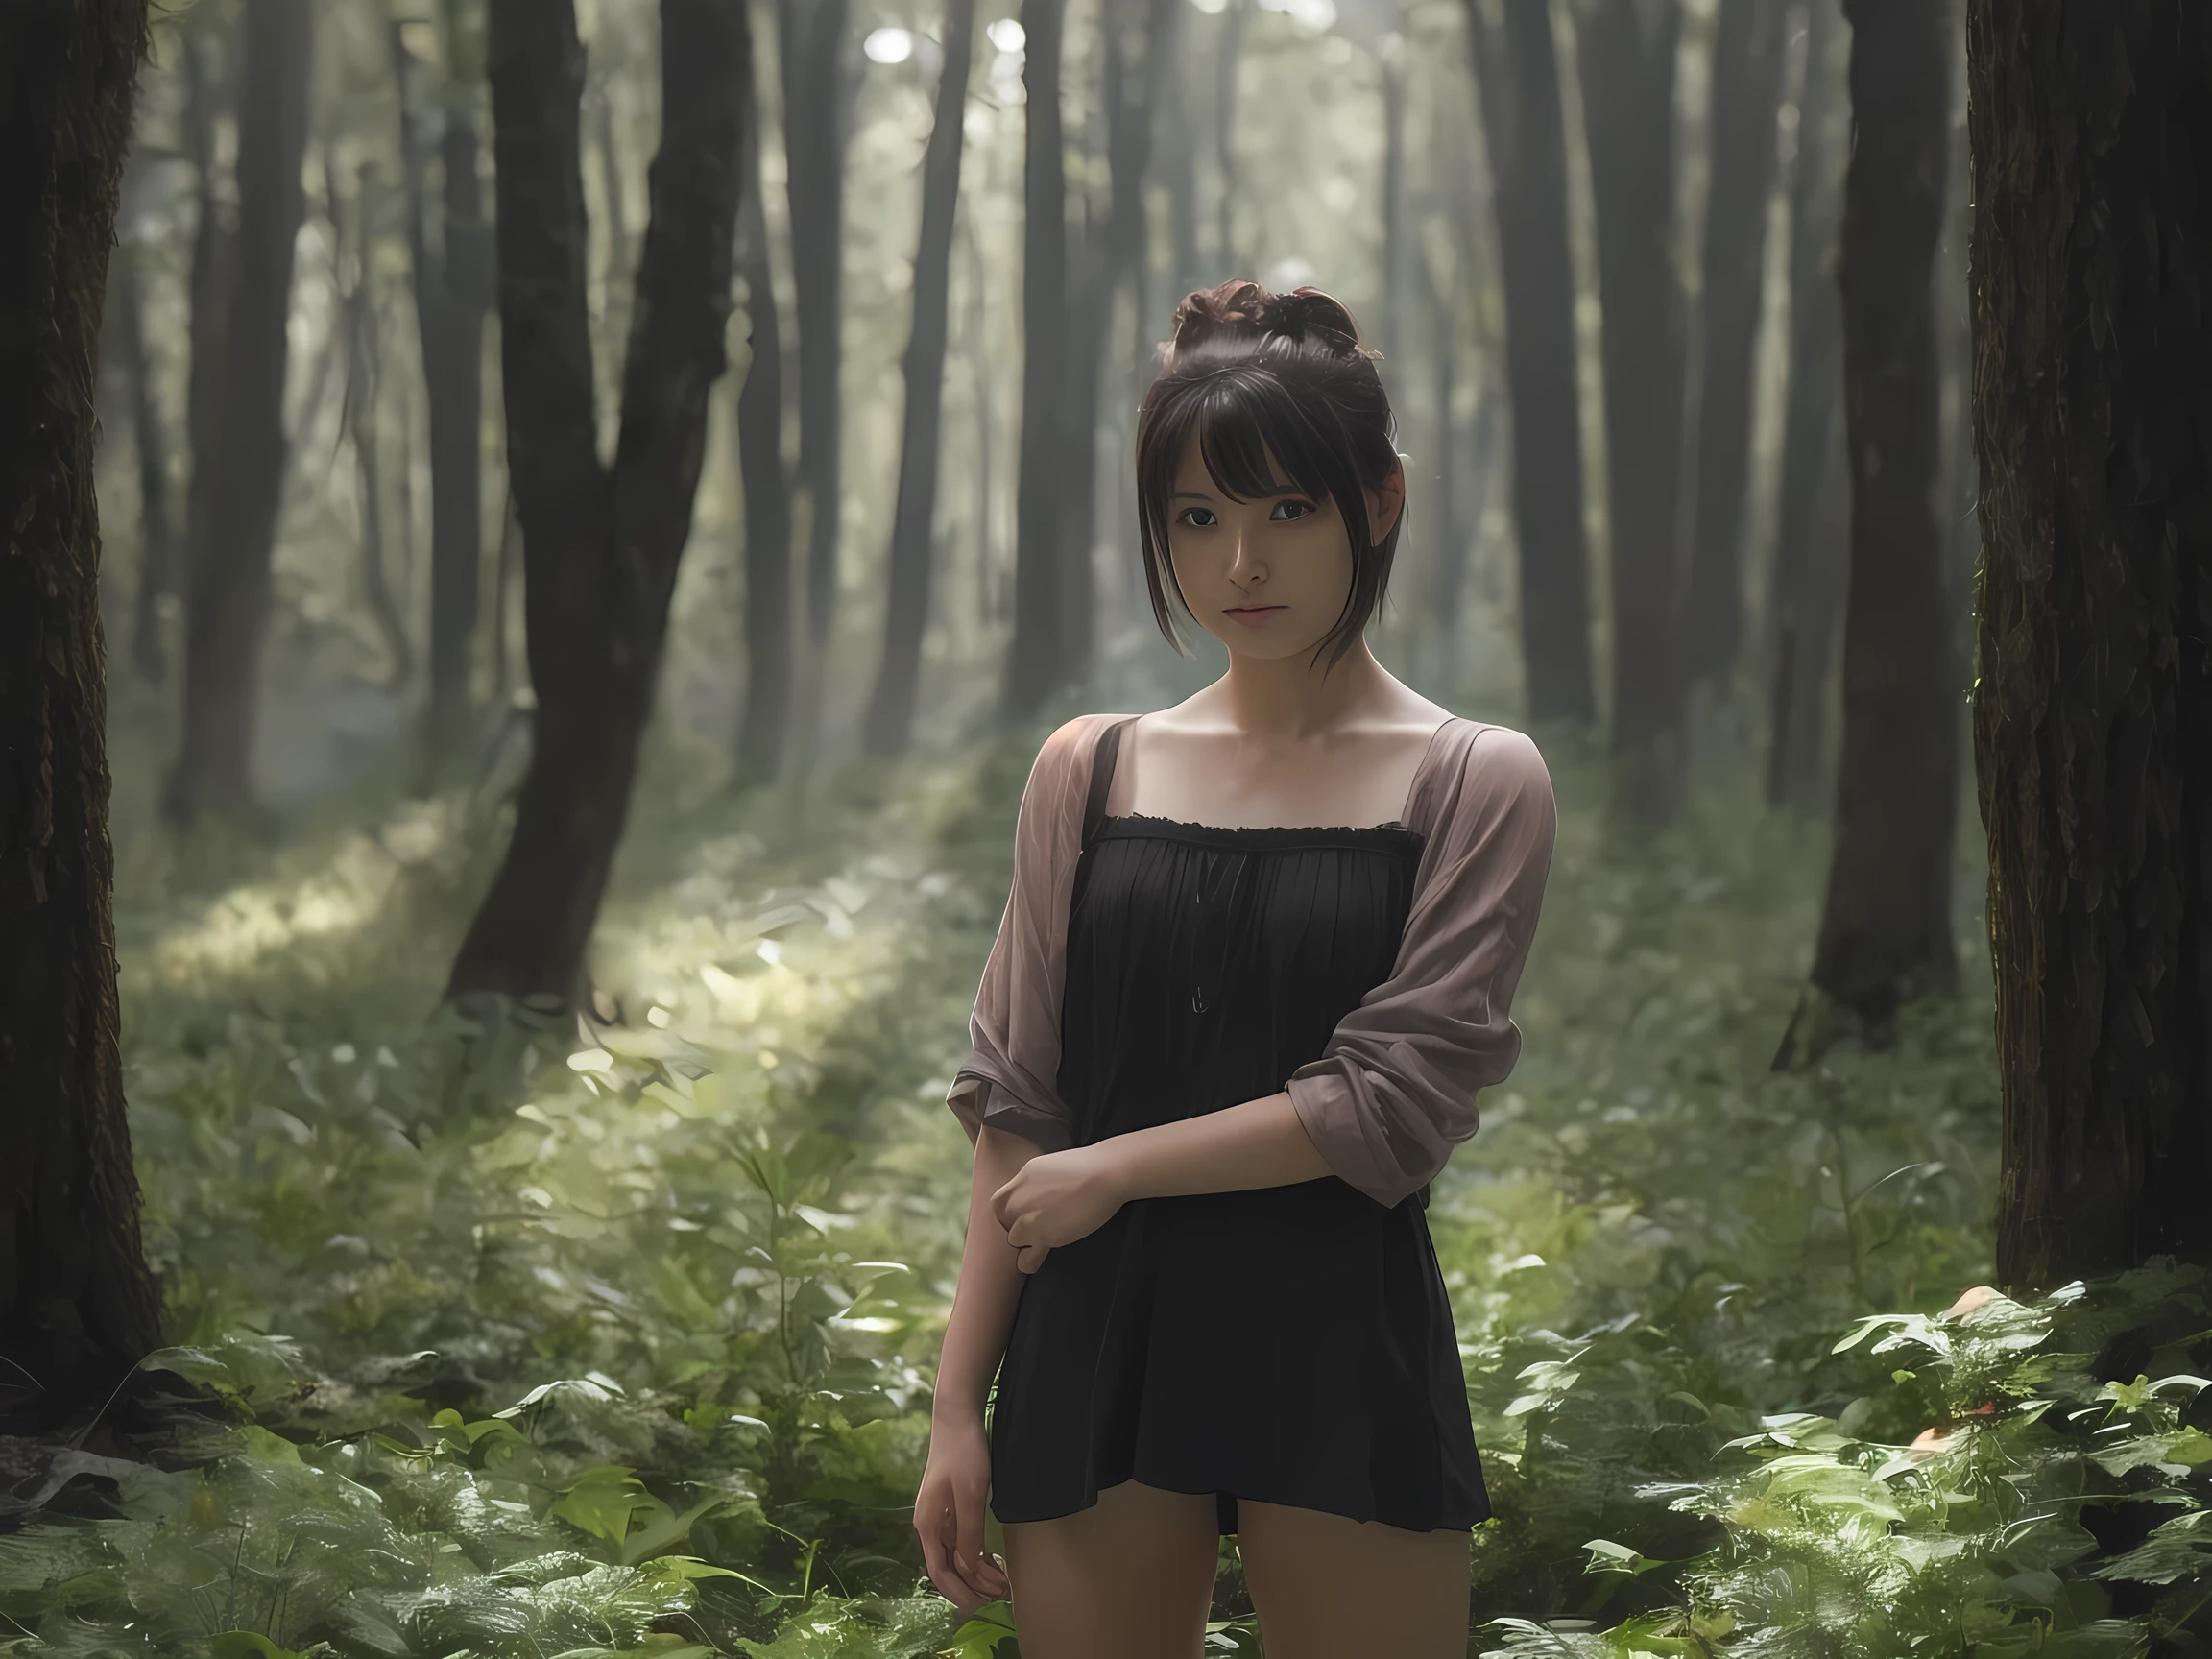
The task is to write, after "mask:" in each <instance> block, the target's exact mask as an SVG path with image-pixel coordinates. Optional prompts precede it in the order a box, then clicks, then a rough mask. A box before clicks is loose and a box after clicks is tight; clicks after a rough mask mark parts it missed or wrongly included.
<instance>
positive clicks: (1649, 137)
mask: <svg viewBox="0 0 2212 1659" xmlns="http://www.w3.org/2000/svg"><path fill="white" fill-rule="evenodd" d="M1579 16H1580V18H1581V23H1580V26H1579V27H1578V28H1577V29H1576V31H1575V50H1576V51H1577V53H1578V54H1579V55H1580V62H1581V73H1582V113H1583V122H1584V125H1585V127H1586V128H1587V130H1588V132H1589V140H1590V183H1591V193H1592V196H1593V197H1594V199H1595V205H1596V207H1597V218H1598V290H1599V301H1600V303H1601V305H1602V306H1603V309H1604V314H1605V335H1604V371H1605V438H1606V457H1605V462H1606V519H1607V522H1608V524H1609V525H1610V526H1611V541H1612V564H1613V758H1614V766H1615V773H1614V805H1615V808H1616V809H1617V810H1618V811H1619V812H1620V813H1621V814H1622V815H1623V818H1625V819H1627V820H1630V821H1644V822H1649V821H1654V820H1659V819H1663V818H1665V817H1667V816H1669V815H1670V814H1671V813H1672V811H1673V810H1674V808H1675V807H1676V806H1677V805H1679V804H1680V799H1681V791H1682V786H1683V760H1684V757H1683V753H1682V744H1683V731H1682V680H1681V670H1680V662H1679V656H1678V652H1677V649H1676V641H1675V637H1674V624H1675V620H1676V616H1677V612H1678V599H1679V594H1680V583H1679V581H1678V580H1677V575H1676V568H1677V567H1676V560H1675V548H1676V534H1675V532H1676V525H1675V518H1676V509H1677V506H1678V503H1679V500H1680V478H1681V471H1682V403H1683V384H1682V381H1683V339H1682V335H1683V320H1684V319H1683V310H1684V303H1685V302H1684V298H1683V293H1682V280H1681V276H1680V275H1679V274H1678V273H1677V271H1676V270H1675V265H1674V150H1675V144H1674V55H1675V48H1676V45H1677V43H1678V41H1679V39H1680V36H1681V33H1682V12H1681V9H1680V7H1679V5H1678V4H1677V3H1676V0H1588V3H1587V4H1586V5H1584V7H1583V8H1582V11H1581V12H1580V13H1579Z"/></svg>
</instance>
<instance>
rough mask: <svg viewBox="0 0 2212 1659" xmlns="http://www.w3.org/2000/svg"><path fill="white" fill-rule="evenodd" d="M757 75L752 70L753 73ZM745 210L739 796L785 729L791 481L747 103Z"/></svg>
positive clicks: (777, 331)
mask: <svg viewBox="0 0 2212 1659" xmlns="http://www.w3.org/2000/svg"><path fill="white" fill-rule="evenodd" d="M756 73H758V70H756ZM744 192H745V202H744V205H743V206H742V207H741V208H740V209H739V211H738V218H737V227H738V228H737V237H738V243H739V249H738V257H739V262H740V268H741V270H742V273H743V276H744V278H745V319H746V322H747V323H748V325H750V327H751V331H752V347H753V358H752V362H751V363H750V365H749V366H748V367H747V368H746V371H745V384H744V386H743V388H742V389H740V390H739V392H738V394H737V472H738V476H739V478H740V479H741V480H742V481H743V484H744V488H745V707H744V711H743V713H742V714H741V715H740V717H739V720H738V727H737V766H736V776H735V778H734V779H733V785H734V786H735V787H736V788H738V789H757V788H759V787H760V786H762V785H763V784H767V783H770V782H773V781H775V779H776V776H777V774H778V773H779V772H781V770H782V766H783V744H784V738H785V735H786V733H788V731H789V729H790V725H791V689H792V670H793V662H792V650H791V646H792V635H793V628H794V624H795V622H796V620H797V618H796V617H795V615H794V614H793V612H792V600H793V598H794V592H793V583H792V580H791V477H790V473H789V472H788V471H787V470H786V469H785V467H784V465H783V327H782V319H781V314H780V313H779V311H778V309H777V305H776V270H775V262H774V259H773V256H772V254H773V251H772V250H771V248H770V247H769V242H768V216H767V213H766V211H765V210H764V209H763V208H762V206H761V204H760V103H759V99H758V97H757V96H748V98H747V99H746V104H745V180H744Z"/></svg>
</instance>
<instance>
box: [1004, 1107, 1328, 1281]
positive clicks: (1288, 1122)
mask: <svg viewBox="0 0 2212 1659" xmlns="http://www.w3.org/2000/svg"><path fill="white" fill-rule="evenodd" d="M1333 1173H1334V1171H1333V1170H1332V1169H1331V1168H1330V1166H1329V1165H1328V1163H1327V1161H1326V1160H1324V1159H1323V1158H1322V1156H1321V1154H1320V1152H1319V1150H1318V1149H1316V1148H1315V1146H1314V1144H1313V1141H1312V1138H1311V1137H1310V1136H1309V1135H1308V1134H1307V1133H1306V1125H1305V1124H1304V1123H1303V1122H1301V1121H1300V1120H1299V1118H1298V1110H1297V1108H1296V1107H1295V1106H1293V1105H1292V1104H1291V1103H1290V1096H1289V1095H1288V1094H1269V1095H1266V1096H1264V1097H1263V1098H1262V1099H1258V1100H1247V1101H1245V1102H1244V1103H1243V1104H1242V1105H1240V1106H1230V1107H1226V1108H1224V1109H1223V1110H1221V1111H1219V1112H1207V1113H1203V1114H1201V1115H1200V1116H1198V1117H1196V1118H1184V1119H1183V1120H1182V1121H1180V1122H1176V1123H1161V1124H1156V1125H1155V1126H1154V1127H1152V1128H1150V1129H1138V1130H1133V1131H1131V1132H1130V1133H1129V1134H1126V1135H1116V1136H1112V1137H1110V1138H1109V1139H1107V1140H1104V1141H1100V1142H1096V1143H1095V1144H1094V1145H1090V1146H1072V1147H1070V1148H1069V1149H1068V1150H1067V1151H1064V1152H1052V1153H1048V1154H1046V1156H1044V1157H1042V1158H1037V1159H1033V1160H1030V1161H1029V1162H1027V1163H1025V1164H1024V1165H1023V1166H1022V1168H1020V1169H1018V1170H1017V1171H1015V1173H1014V1176H1013V1178H1012V1179H1010V1180H1008V1182H1007V1183H1006V1185H1005V1186H1004V1187H1003V1188H1001V1189H1000V1190H998V1192H996V1193H995V1194H993V1196H992V1210H993V1214H994V1216H995V1218H996V1219H997V1221H998V1223H999V1224H1000V1225H1001V1226H1003V1227H1004V1229H1005V1234H1006V1238H1007V1239H1008V1240H1009V1241H1010V1242H1011V1243H1013V1244H1014V1245H1016V1246H1017V1247H1019V1248H1020V1249H1021V1250H1022V1260H1021V1270H1022V1271H1023V1272H1035V1271H1036V1268H1035V1266H1034V1265H1033V1263H1032V1262H1031V1261H1030V1260H1029V1256H1030V1252H1031V1251H1032V1250H1035V1251H1036V1252H1037V1260H1038V1261H1042V1260H1043V1259H1044V1251H1045V1250H1046V1249H1049V1248H1050V1247H1051V1246H1053V1245H1055V1244H1071V1243H1073V1242H1074V1241H1075V1240H1076V1239H1078V1238H1085V1237H1088V1236H1089V1235H1090V1234H1091V1233H1092V1232H1093V1231H1094V1229H1096V1228H1097V1227H1099V1226H1100V1225H1102V1224H1103V1223H1104V1222H1105V1220H1106V1218H1107V1217H1108V1216H1110V1215H1112V1214H1114V1212H1115V1211H1117V1210H1118V1209H1120V1208H1121V1206H1122V1205H1124V1204H1126V1203H1128V1202H1130V1201H1131V1200H1132V1199H1136V1198H1166V1197H1172V1196H1174V1195H1176V1194H1178V1193H1185V1192H1238V1191H1242V1190H1245V1189H1246V1188H1250V1187H1286V1186H1288V1185H1289V1184H1290V1183H1292V1182H1294V1181H1316V1180H1319V1179H1320V1178H1321V1177H1322V1176H1324V1175H1329V1174H1333Z"/></svg>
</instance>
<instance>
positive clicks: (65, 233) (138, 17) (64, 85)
mask: <svg viewBox="0 0 2212 1659" xmlns="http://www.w3.org/2000/svg"><path fill="white" fill-rule="evenodd" d="M145 48H146V8H145V6H144V5H143V4H142V3H139V0H81V3H80V4H77V5H72V6H15V5H12V6H9V7H7V8H5V9H0V158H4V159H0V1147H4V1148H5V1152H6V1159H5V1166H6V1171H7V1173H6V1176H5V1178H4V1179H0V1238H4V1239H5V1240H6V1241H7V1248H6V1249H5V1251H0V1355H5V1357H6V1358H7V1359H8V1361H9V1364H8V1366H7V1368H6V1369H7V1373H8V1374H7V1376H6V1378H5V1379H0V1412H4V1413H5V1416H6V1418H7V1420H8V1427H9V1429H10V1431H11V1432H15V1433H30V1432H37V1431H41V1430H47V1429H52V1428H55V1427H59V1426H60V1424H62V1423H64V1422H67V1421H69V1420H71V1419H73V1418H74V1419H78V1420H80V1421H81V1419H82V1414H83V1411H84V1408H85V1407H91V1406H96V1405H97V1404H98V1403H99V1402H100V1401H102V1400H103V1399H105V1398H107V1397H108V1392H109V1390H110V1389H112V1388H113V1387H114V1386H115V1384H116V1383H118V1382H119V1381H121V1379H123V1378H124V1377H125V1376H127V1375H128V1374H129V1372H130V1370H131V1368H132V1366H133V1365H135V1364H136V1363H137V1361H138V1360H139V1359H140V1358H143V1357H144V1356H145V1354H146V1353H147V1352H148V1351H149V1350H151V1349H153V1348H154V1347H156V1346H157V1345H158V1344H159V1342H160V1336H161V1330H160V1303H159V1298H158V1296H157V1293H156V1289H155V1286H154V1280H153V1276H152V1275H151V1274H150V1273H149V1272H148V1270H147V1266H146V1261H145V1257H144V1255H143V1253H142V1251H141V1249H140V1246H139V1236H138V1185H137V1179H136V1176H135V1174H134V1173H133V1171H132V1163H131V1135H130V1128H129V1126H128V1124H127V1122H126V1120H125V1117H124V1108H123V1068H122V1060H121V1056H120V1054H119V1051H118V1048H117V1045H116V1029H117V1015H116V1000H115V942H114V927H113V924H112V918H111V913H110V908H109V905H110V891H111V885H112V878H113V857H112V855H111V854H110V853H109V850H108V753H107V737H106V724H107V722H106V714H107V693H106V690H105V686H104V674H105V667H106V665H105V663H104V661H102V659H103V647H102V642H101V637H100V514H99V504H98V500H97V497H96V495H95V493H94V489H93V465H92V452H93V442H94V437H95V421H94V419H93V384H94V378H95V374H96V358H97V349H98V343H99V338H100V323H101V309H102V302H103V297H104V292H105V289H106V286H107V280H108V249H109V247H110V246H111V245H112V243H113V241H114V233H115V202H116V193H117V190H118V187H119V184H120V180H121V178H122V173H123V156H124V152H125V151H126V149H127V148H128V147H129V144H130V140H131V106H132V87H133V84H134V83H135V80H136V77H137V72H138V63H139V60H140V58H141V57H142V56H143V54H144V52H145ZM25 1379H29V1387H28V1388H27V1387H26V1386H25V1381H24V1380H25Z"/></svg>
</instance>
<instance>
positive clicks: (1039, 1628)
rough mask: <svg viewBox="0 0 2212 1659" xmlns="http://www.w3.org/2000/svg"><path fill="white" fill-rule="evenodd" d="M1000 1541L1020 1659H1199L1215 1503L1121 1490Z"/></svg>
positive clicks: (1129, 1487)
mask: <svg viewBox="0 0 2212 1659" xmlns="http://www.w3.org/2000/svg"><path fill="white" fill-rule="evenodd" d="M1004 1531H1005V1535H1006V1569H1007V1576H1008V1578H1009V1579H1010V1580H1011V1582H1012V1585H1013V1595H1012V1600H1013V1604H1014V1622H1015V1625H1016V1627H1017V1629H1018V1630H1019V1631H1020V1633H1021V1639H1022V1659H1197V1656H1198V1654H1199V1653H1200V1651H1201V1649H1202V1647H1203V1645H1204V1642H1205V1632H1206V1614H1207V1609H1208V1607H1209V1606H1210V1605H1211V1603H1212V1599H1213V1593H1214V1566H1215V1563H1216V1562H1217V1560H1218V1559H1219V1533H1218V1532H1217V1530H1216V1529H1215V1525H1214V1499H1213V1496H1212V1494H1203V1495H1193V1494H1190V1493H1187V1492H1164V1491H1161V1490H1160V1489H1159V1488H1157V1487H1151V1486H1141V1485H1139V1484H1138V1483H1137V1482H1136V1481H1133V1480H1128V1481H1123V1482H1121V1483H1120V1484H1119V1485H1117V1486H1111V1487H1108V1488H1107V1489H1106V1490H1105V1491H1103V1492H1101V1493H1099V1494H1098V1502H1097V1503H1094V1504H1093V1505H1092V1506H1091V1507H1090V1508H1088V1509H1081V1510H1077V1511H1076V1512H1075V1513H1074V1514H1072V1515H1063V1516H1060V1517H1058V1518H1056V1519H1054V1520H1050V1521H1021V1522H1013V1523H1009V1524H1008V1525H1007V1526H1006V1527H1005V1528H1004Z"/></svg>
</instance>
